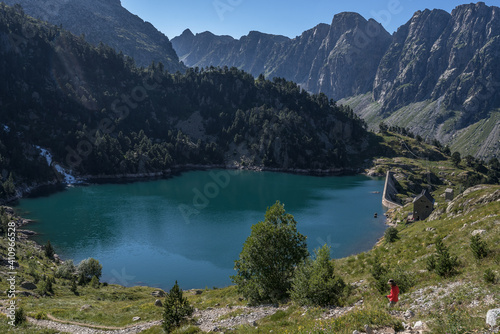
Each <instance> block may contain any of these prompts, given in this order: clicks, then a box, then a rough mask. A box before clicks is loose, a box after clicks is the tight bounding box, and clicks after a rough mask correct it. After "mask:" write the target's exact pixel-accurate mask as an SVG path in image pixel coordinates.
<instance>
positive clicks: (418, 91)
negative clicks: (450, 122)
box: [373, 3, 500, 126]
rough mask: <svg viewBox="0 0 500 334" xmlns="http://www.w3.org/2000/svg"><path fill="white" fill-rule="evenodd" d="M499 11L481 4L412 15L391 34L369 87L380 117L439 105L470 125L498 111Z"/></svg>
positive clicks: (499, 70)
mask: <svg viewBox="0 0 500 334" xmlns="http://www.w3.org/2000/svg"><path fill="white" fill-rule="evenodd" d="M499 43H500V8H498V7H488V6H486V5H485V4H484V3H477V4H470V5H462V6H458V7H457V8H456V9H455V10H453V12H452V13H451V15H450V14H449V13H447V12H445V11H442V10H433V11H430V10H425V11H419V12H416V13H415V15H414V16H413V17H412V19H411V20H410V21H409V22H408V23H406V24H405V25H404V26H402V27H400V28H399V29H398V31H397V32H396V33H395V34H394V37H393V41H392V44H391V46H390V47H389V50H388V51H387V52H386V54H385V55H384V57H383V59H382V61H381V63H380V67H379V69H378V71H377V75H376V78H375V81H374V86H373V99H374V100H375V101H377V102H378V103H380V104H381V105H382V111H383V112H384V113H387V112H389V113H390V112H392V111H394V110H397V109H399V108H401V107H404V106H406V105H408V104H410V103H415V102H419V101H424V100H440V99H441V100H442V102H443V107H444V108H447V109H450V110H461V111H463V114H462V115H461V119H460V122H459V124H458V125H459V126H466V125H469V124H470V122H472V121H477V120H479V119H481V118H484V117H485V116H486V113H487V111H489V110H491V109H492V108H497V107H499V106H500V91H499V88H500V83H499V79H498V78H500V66H499V56H500V55H499V53H500V51H499V50H500V47H499Z"/></svg>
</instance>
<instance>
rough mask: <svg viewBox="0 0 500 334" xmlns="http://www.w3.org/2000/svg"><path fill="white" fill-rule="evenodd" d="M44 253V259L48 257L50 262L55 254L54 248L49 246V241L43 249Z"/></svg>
mask: <svg viewBox="0 0 500 334" xmlns="http://www.w3.org/2000/svg"><path fill="white" fill-rule="evenodd" d="M44 252H45V256H46V257H48V258H49V259H51V260H53V259H54V254H55V252H54V248H53V247H52V245H51V244H50V240H49V241H47V245H45V247H44Z"/></svg>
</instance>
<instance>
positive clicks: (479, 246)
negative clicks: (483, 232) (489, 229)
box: [469, 235, 488, 260]
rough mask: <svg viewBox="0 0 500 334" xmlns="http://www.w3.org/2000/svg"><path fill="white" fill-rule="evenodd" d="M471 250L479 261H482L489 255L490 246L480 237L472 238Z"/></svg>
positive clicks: (474, 236)
mask: <svg viewBox="0 0 500 334" xmlns="http://www.w3.org/2000/svg"><path fill="white" fill-rule="evenodd" d="M469 246H470V249H471V250H472V254H473V255H474V257H475V258H476V259H477V260H481V259H483V258H485V257H486V256H487V255H488V246H487V245H486V242H485V241H483V240H481V236H480V235H473V236H472V237H470V245H469Z"/></svg>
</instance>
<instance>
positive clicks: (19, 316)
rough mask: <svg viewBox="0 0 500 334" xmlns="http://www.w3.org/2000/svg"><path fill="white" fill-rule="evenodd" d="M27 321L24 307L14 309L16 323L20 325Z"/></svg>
mask: <svg viewBox="0 0 500 334" xmlns="http://www.w3.org/2000/svg"><path fill="white" fill-rule="evenodd" d="M24 322H26V314H25V313H24V309H23V308H22V307H19V308H16V310H15V311H14V325H16V326H18V325H21V324H23V323H24Z"/></svg>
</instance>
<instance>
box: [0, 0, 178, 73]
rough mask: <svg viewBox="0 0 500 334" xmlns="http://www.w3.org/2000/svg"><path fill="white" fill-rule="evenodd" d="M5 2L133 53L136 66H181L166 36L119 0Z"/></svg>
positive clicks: (21, 0)
mask: <svg viewBox="0 0 500 334" xmlns="http://www.w3.org/2000/svg"><path fill="white" fill-rule="evenodd" d="M3 2H5V3H6V4H7V5H10V6H13V5H15V4H17V3H18V4H20V5H21V6H22V7H23V9H24V11H25V13H26V14H28V15H30V16H33V17H35V18H38V19H41V20H44V21H48V22H50V23H52V24H55V25H61V24H62V26H63V28H65V29H67V30H69V31H71V32H72V33H74V34H75V35H82V34H83V35H85V38H86V40H87V41H89V42H90V43H92V44H94V45H98V44H99V43H100V42H103V43H105V44H108V45H109V46H111V47H112V48H114V49H116V50H117V51H122V52H123V53H124V54H126V55H128V56H130V57H133V58H134V60H135V62H136V64H137V65H138V66H149V65H150V64H151V63H152V62H153V61H155V62H162V63H163V65H164V66H165V69H167V70H169V71H171V72H175V71H177V70H181V71H182V70H184V69H185V67H184V66H183V65H182V64H180V63H179V59H178V57H177V54H176V53H175V51H174V49H173V48H172V44H171V43H170V41H169V39H168V38H167V37H166V36H165V35H164V34H162V33H161V32H159V31H158V30H157V29H156V28H155V27H153V25H151V23H149V22H144V21H143V20H142V19H141V18H139V17H138V16H136V15H133V14H131V13H130V12H129V11H127V10H126V9H125V8H123V7H122V6H121V2H120V0H85V1H77V0H47V1H38V0H4V1H3Z"/></svg>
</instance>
